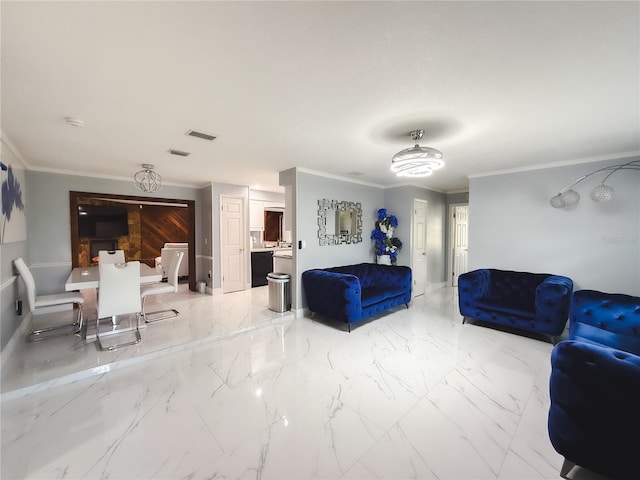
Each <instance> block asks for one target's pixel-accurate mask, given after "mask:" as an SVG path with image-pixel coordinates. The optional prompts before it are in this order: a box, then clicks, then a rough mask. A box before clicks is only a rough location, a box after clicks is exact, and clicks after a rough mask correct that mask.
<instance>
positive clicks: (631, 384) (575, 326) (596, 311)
mask: <svg viewBox="0 0 640 480" xmlns="http://www.w3.org/2000/svg"><path fill="white" fill-rule="evenodd" d="M549 395H550V400H551V405H550V408H549V419H548V430H549V438H550V440H551V444H552V445H553V447H554V448H555V449H556V451H557V452H558V453H559V454H560V455H562V456H563V457H564V458H565V460H564V463H563V465H562V469H561V471H560V475H561V476H562V477H563V478H566V475H567V474H568V473H569V472H570V471H571V469H572V468H573V467H574V466H575V465H579V466H581V467H584V468H587V469H589V470H591V471H593V472H596V473H598V474H600V475H604V476H606V477H608V478H611V479H625V480H626V479H631V478H639V477H640V463H639V461H638V454H639V453H640V448H639V444H638V437H637V435H638V433H639V432H640V412H639V407H640V297H634V296H630V295H623V294H613V293H604V292H598V291H595V290H578V291H576V292H575V293H574V294H573V298H572V300H571V310H570V318H569V338H568V339H567V340H564V341H562V342H560V343H558V344H557V345H556V346H555V347H554V349H553V351H552V353H551V377H550V380H549Z"/></svg>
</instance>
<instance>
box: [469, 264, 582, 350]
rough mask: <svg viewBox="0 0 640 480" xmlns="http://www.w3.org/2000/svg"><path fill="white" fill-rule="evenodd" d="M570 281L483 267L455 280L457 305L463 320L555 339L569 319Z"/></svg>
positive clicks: (541, 274) (560, 277) (556, 277)
mask: <svg viewBox="0 0 640 480" xmlns="http://www.w3.org/2000/svg"><path fill="white" fill-rule="evenodd" d="M572 292H573V281H572V280H571V279H570V278H568V277H563V276H560V275H551V274H548V273H530V272H516V271H511V270H497V269H492V268H483V269H479V270H473V271H471V272H467V273H463V274H462V275H460V276H459V277H458V306H459V309H460V314H461V315H462V316H463V317H464V319H463V323H464V322H465V321H466V320H467V319H474V320H480V321H482V322H487V323H493V324H497V325H504V326H506V327H510V328H516V329H520V330H525V331H529V332H533V333H537V334H543V335H547V336H549V337H551V340H552V341H553V342H554V343H555V341H556V338H557V337H558V336H559V335H560V334H562V332H563V331H564V328H565V326H566V324H567V320H568V319H569V305H570V302H571V293H572Z"/></svg>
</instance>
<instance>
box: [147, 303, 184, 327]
mask: <svg viewBox="0 0 640 480" xmlns="http://www.w3.org/2000/svg"><path fill="white" fill-rule="evenodd" d="M146 299H147V297H143V298H142V314H141V316H142V318H143V319H144V323H155V322H159V321H161V320H168V319H169V318H175V317H177V316H178V315H180V312H179V311H178V310H176V309H175V308H168V309H166V310H156V311H155V312H147V311H146V310H145V308H144V303H145V300H146ZM149 315H151V318H149ZM156 315H160V316H159V317H157V318H155V316H156Z"/></svg>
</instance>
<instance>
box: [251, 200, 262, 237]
mask: <svg viewBox="0 0 640 480" xmlns="http://www.w3.org/2000/svg"><path fill="white" fill-rule="evenodd" d="M249 225H250V226H249V230H251V231H252V232H256V231H260V232H261V231H263V230H264V202H261V201H258V200H251V202H249Z"/></svg>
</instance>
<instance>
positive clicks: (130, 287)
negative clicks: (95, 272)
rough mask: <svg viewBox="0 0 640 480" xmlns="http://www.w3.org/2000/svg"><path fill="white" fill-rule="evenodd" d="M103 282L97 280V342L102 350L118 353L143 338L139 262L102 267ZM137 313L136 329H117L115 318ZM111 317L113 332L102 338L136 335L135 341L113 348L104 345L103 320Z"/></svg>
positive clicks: (115, 345)
mask: <svg viewBox="0 0 640 480" xmlns="http://www.w3.org/2000/svg"><path fill="white" fill-rule="evenodd" d="M99 270H100V280H99V281H98V291H99V295H98V316H97V319H96V341H97V344H98V348H99V349H100V350H115V349H116V348H120V347H124V346H126V345H135V344H136V343H139V342H140V341H141V340H142V337H141V336H140V328H139V327H140V318H139V315H140V311H141V302H140V262H139V261H132V262H127V263H105V264H103V263H102V262H101V263H100V265H99ZM130 314H135V315H136V320H135V327H134V328H133V329H131V328H128V329H124V330H122V329H120V330H119V329H118V328H117V321H116V317H117V316H118V315H130ZM108 317H111V321H112V325H113V326H112V329H111V331H110V332H108V334H103V337H106V336H111V335H115V334H122V333H130V332H131V331H133V332H134V334H135V339H134V340H131V341H126V342H122V343H116V344H113V345H110V346H104V344H103V343H102V341H101V339H100V335H101V334H100V319H102V318H108Z"/></svg>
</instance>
